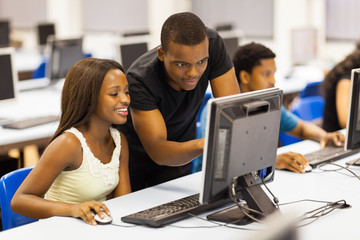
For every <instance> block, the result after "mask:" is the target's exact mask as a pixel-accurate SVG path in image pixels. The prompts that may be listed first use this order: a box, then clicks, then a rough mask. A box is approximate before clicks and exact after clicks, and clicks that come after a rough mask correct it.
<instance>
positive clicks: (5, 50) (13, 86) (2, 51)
mask: <svg viewBox="0 0 360 240" xmlns="http://www.w3.org/2000/svg"><path fill="white" fill-rule="evenodd" d="M14 54H15V49H14V48H13V47H7V48H0V55H1V56H2V55H6V56H9V59H10V66H11V70H10V71H11V76H12V79H11V80H12V81H11V86H9V87H10V89H11V91H12V93H11V97H8V98H4V99H0V102H1V103H7V102H9V101H15V100H16V99H17V98H18V88H17V84H18V74H17V72H16V69H15V65H14ZM8 83H9V82H8Z"/></svg>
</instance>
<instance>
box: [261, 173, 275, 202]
mask: <svg viewBox="0 0 360 240" xmlns="http://www.w3.org/2000/svg"><path fill="white" fill-rule="evenodd" d="M261 181H262V183H263V185H264V186H265V188H266V190H268V192H269V193H270V194H271V196H272V197H273V201H274V203H275V205H276V207H277V208H279V199H278V198H277V197H275V195H274V194H273V193H272V192H271V191H270V189H269V188H268V187H267V185H266V183H265V181H264V179H263V178H261Z"/></svg>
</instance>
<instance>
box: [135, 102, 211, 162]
mask: <svg viewBox="0 0 360 240" xmlns="http://www.w3.org/2000/svg"><path fill="white" fill-rule="evenodd" d="M131 116H132V120H133V124H134V128H135V130H136V132H137V135H138V136H139V139H140V141H141V143H142V144H143V146H144V148H145V151H146V152H147V154H148V155H149V156H150V158H151V159H152V160H153V161H154V162H156V163H157V164H159V165H166V166H181V165H184V164H186V163H189V162H190V161H191V160H193V159H194V158H196V157H198V156H200V155H201V154H202V152H203V148H204V139H203V138H201V139H194V140H190V141H187V142H173V141H168V140H167V130H166V125H165V122H164V119H163V116H162V114H161V113H160V111H159V110H158V109H155V110H151V111H140V110H135V109H131Z"/></svg>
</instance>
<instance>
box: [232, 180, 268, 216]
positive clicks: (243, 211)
mask: <svg viewBox="0 0 360 240" xmlns="http://www.w3.org/2000/svg"><path fill="white" fill-rule="evenodd" d="M236 184H237V178H234V179H233V181H232V183H231V191H230V198H231V200H232V201H233V202H234V203H235V204H236V205H237V206H238V208H239V209H240V211H241V212H242V213H243V214H244V215H246V216H247V217H248V218H250V219H252V220H253V221H255V222H259V223H265V222H264V221H262V220H260V219H258V218H256V217H254V216H252V215H250V214H249V213H248V212H246V211H245V210H247V211H249V212H254V213H257V214H259V215H262V216H265V214H263V213H262V212H259V211H257V210H255V209H251V208H248V207H245V206H243V205H241V204H240V203H239V201H238V200H237V198H236V193H235V185H236Z"/></svg>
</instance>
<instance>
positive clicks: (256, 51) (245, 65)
mask: <svg viewBox="0 0 360 240" xmlns="http://www.w3.org/2000/svg"><path fill="white" fill-rule="evenodd" d="M275 57H276V54H275V53H274V52H273V51H271V50H270V49H269V48H267V47H265V46H264V45H262V44H260V43H255V42H251V43H249V44H246V45H243V46H240V47H239V48H238V49H237V50H236V52H235V54H234V57H233V64H234V68H235V73H236V77H237V79H238V81H239V83H240V79H239V74H240V71H241V70H245V71H246V72H248V73H251V72H252V70H253V68H254V67H255V66H258V65H260V60H261V59H267V58H275Z"/></svg>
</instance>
